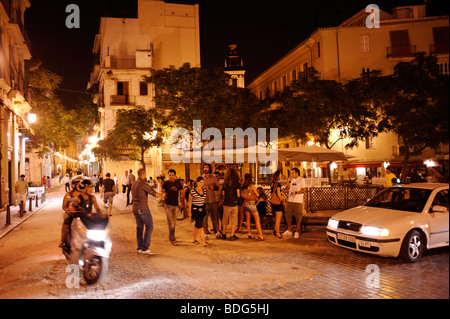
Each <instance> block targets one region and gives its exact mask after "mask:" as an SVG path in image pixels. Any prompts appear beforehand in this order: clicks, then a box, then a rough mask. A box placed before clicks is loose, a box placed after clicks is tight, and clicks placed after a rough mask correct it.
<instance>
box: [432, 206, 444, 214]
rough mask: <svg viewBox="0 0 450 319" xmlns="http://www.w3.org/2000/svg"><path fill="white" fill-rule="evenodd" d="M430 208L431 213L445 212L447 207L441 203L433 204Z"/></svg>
mask: <svg viewBox="0 0 450 319" xmlns="http://www.w3.org/2000/svg"><path fill="white" fill-rule="evenodd" d="M431 210H432V211H433V213H446V212H447V211H448V210H447V208H445V207H444V206H441V205H434V206H433V207H432V208H431Z"/></svg>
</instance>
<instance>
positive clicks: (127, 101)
mask: <svg viewBox="0 0 450 319" xmlns="http://www.w3.org/2000/svg"><path fill="white" fill-rule="evenodd" d="M110 104H111V105H131V106H134V105H135V104H136V101H135V96H133V95H111V102H110Z"/></svg>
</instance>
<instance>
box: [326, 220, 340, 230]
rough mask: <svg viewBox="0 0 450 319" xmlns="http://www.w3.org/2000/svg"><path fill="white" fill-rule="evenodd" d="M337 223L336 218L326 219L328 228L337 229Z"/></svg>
mask: <svg viewBox="0 0 450 319" xmlns="http://www.w3.org/2000/svg"><path fill="white" fill-rule="evenodd" d="M338 224H339V221H338V220H336V219H332V218H330V219H329V220H328V228H331V229H337V228H338Z"/></svg>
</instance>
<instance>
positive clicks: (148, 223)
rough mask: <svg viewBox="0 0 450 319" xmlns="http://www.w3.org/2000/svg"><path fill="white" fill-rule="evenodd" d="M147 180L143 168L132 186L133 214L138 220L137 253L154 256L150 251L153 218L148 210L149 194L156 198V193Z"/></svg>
mask: <svg viewBox="0 0 450 319" xmlns="http://www.w3.org/2000/svg"><path fill="white" fill-rule="evenodd" d="M146 180H147V177H146V172H145V169H143V168H141V169H139V170H138V178H137V180H136V181H135V182H134V183H133V185H131V194H132V196H133V214H134V218H135V219H136V238H137V244H138V248H137V252H138V254H146V255H154V253H153V252H152V251H151V250H150V249H148V247H149V246H150V239H151V237H152V232H153V217H152V214H151V213H150V209H149V208H148V200H147V196H148V194H150V195H152V196H156V192H155V190H154V189H153V188H151V187H150V185H148V184H147V183H146ZM144 226H145V233H144Z"/></svg>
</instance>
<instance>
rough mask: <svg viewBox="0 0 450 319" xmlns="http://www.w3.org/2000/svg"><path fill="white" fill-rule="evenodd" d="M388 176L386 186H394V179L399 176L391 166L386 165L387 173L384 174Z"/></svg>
mask: <svg viewBox="0 0 450 319" xmlns="http://www.w3.org/2000/svg"><path fill="white" fill-rule="evenodd" d="M384 177H385V178H386V187H391V186H392V179H393V178H397V176H395V174H394V173H392V171H391V167H390V166H388V167H386V175H385V176H384Z"/></svg>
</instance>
